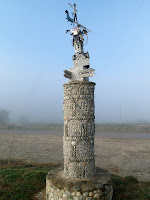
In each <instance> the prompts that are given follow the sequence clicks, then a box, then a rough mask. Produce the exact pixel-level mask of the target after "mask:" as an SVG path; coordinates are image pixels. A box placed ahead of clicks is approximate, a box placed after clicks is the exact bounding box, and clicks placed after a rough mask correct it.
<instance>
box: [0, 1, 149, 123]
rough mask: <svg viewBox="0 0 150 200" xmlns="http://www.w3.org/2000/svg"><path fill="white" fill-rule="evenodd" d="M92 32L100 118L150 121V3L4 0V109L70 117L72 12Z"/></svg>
mask: <svg viewBox="0 0 150 200" xmlns="http://www.w3.org/2000/svg"><path fill="white" fill-rule="evenodd" d="M68 2H69V3H72V4H73V3H76V4H77V10H78V12H77V14H78V21H79V22H80V23H81V24H83V25H84V26H86V27H88V28H89V29H91V30H92V32H91V33H89V37H88V44H87V45H86V46H85V47H84V49H85V51H87V50H88V51H89V54H90V64H91V67H92V68H94V69H95V70H96V71H95V73H96V76H95V77H93V78H90V80H91V81H93V82H96V90H95V107H96V110H95V115H96V122H97V123H98V122H120V120H121V121H122V122H126V121H137V120H147V121H150V1H149V0H121V1H120V0H95V1H92V0H86V1H83V0H82V1H79V0H74V1H72V0H68V1H67V0H63V1H62V0H21V1H20V0H13V1H12V0H0V109H7V110H9V111H10V113H11V118H12V119H15V120H16V119H19V118H21V119H28V120H29V121H31V122H40V121H41V122H49V123H57V122H58V123H60V122H63V86H62V85H63V84H64V83H66V82H67V81H68V80H67V79H65V78H64V77H63V70H64V69H69V68H70V67H72V66H73V62H72V55H73V54H74V49H73V46H72V41H71V39H70V36H69V34H66V33H65V31H66V29H70V28H71V26H70V25H69V23H68V22H67V21H66V19H65V17H66V16H65V10H66V9H68V10H69V12H72V10H71V8H70V7H69V5H68Z"/></svg>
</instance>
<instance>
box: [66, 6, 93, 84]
mask: <svg viewBox="0 0 150 200" xmlns="http://www.w3.org/2000/svg"><path fill="white" fill-rule="evenodd" d="M69 5H70V6H71V7H72V8H73V9H74V12H73V19H72V18H71V17H70V15H69V12H68V10H66V11H65V13H66V15H67V17H66V19H67V21H68V22H70V23H71V26H73V27H72V28H71V30H66V33H68V32H70V35H71V36H72V43H73V47H74V50H75V55H73V58H72V59H73V63H74V67H73V68H70V69H69V71H68V70H64V76H65V77H66V78H69V79H70V81H89V77H90V76H94V71H95V70H94V69H92V68H90V64H89V53H88V52H86V53H84V49H83V46H84V37H85V36H87V35H88V32H90V30H89V29H87V28H86V27H85V26H83V25H81V24H79V23H78V21H77V9H76V4H74V5H71V4H69Z"/></svg>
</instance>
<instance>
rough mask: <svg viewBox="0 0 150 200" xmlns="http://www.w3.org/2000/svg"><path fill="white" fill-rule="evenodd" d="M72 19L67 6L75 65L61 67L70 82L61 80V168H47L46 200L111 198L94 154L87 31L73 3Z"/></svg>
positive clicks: (106, 177)
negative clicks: (62, 83)
mask: <svg viewBox="0 0 150 200" xmlns="http://www.w3.org/2000/svg"><path fill="white" fill-rule="evenodd" d="M71 6H72V7H73V8H74V15H75V16H74V20H73V19H71V18H70V16H69V12H68V11H67V10H66V11H65V12H66V14H67V18H66V19H67V20H68V21H69V22H70V23H71V25H73V26H74V28H72V29H71V30H67V31H66V32H70V35H71V36H72V41H73V47H74V50H75V55H73V63H74V67H73V68H70V69H69V70H64V76H65V77H66V78H68V79H69V82H68V83H66V84H64V103H63V111H64V136H63V153H64V169H63V170H62V171H61V170H56V171H53V172H49V174H48V175H47V180H46V198H47V200H57V199H58V200H62V199H75V200H79V199H81V200H84V199H86V200H91V199H99V200H111V199H112V193H113V188H112V185H111V178H110V175H109V173H108V172H106V171H105V170H102V169H100V168H96V167H95V155H94V135H95V116H94V110H95V106H94V88H95V83H94V82H90V81H89V77H92V76H94V71H95V70H94V69H92V68H90V64H89V53H88V52H86V53H84V49H83V46H84V36H85V35H87V34H88V32H90V30H88V29H87V28H86V27H84V26H82V25H81V24H79V23H78V22H77V21H75V19H76V20H77V14H76V12H77V10H76V5H75V4H74V6H73V5H71Z"/></svg>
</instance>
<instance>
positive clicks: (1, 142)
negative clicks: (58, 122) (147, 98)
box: [0, 131, 150, 181]
mask: <svg viewBox="0 0 150 200" xmlns="http://www.w3.org/2000/svg"><path fill="white" fill-rule="evenodd" d="M62 145H63V141H62V135H49V134H43V135H40V134H19V133H15V131H14V133H0V159H8V158H10V159H25V160H26V161H27V162H37V163H56V164H57V163H62V164H63V149H62ZM95 156H96V157H95V158H96V165H97V166H99V167H101V168H104V169H106V170H108V171H110V172H113V173H116V174H119V175H122V176H128V175H133V176H135V177H137V178H138V179H139V180H144V181H150V167H149V166H150V139H127V138H122V139H119V138H102V137H100V136H96V137H95Z"/></svg>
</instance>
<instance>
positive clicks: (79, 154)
mask: <svg viewBox="0 0 150 200" xmlns="http://www.w3.org/2000/svg"><path fill="white" fill-rule="evenodd" d="M94 88H95V83H93V82H88V81H81V82H80V81H72V82H69V83H66V84H64V103H63V105H64V107H63V110H64V137H63V141H64V143H63V151H64V172H65V174H66V175H67V176H68V177H71V178H75V179H88V178H91V177H92V175H93V174H94V173H95V155H94V135H95V116H94Z"/></svg>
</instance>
